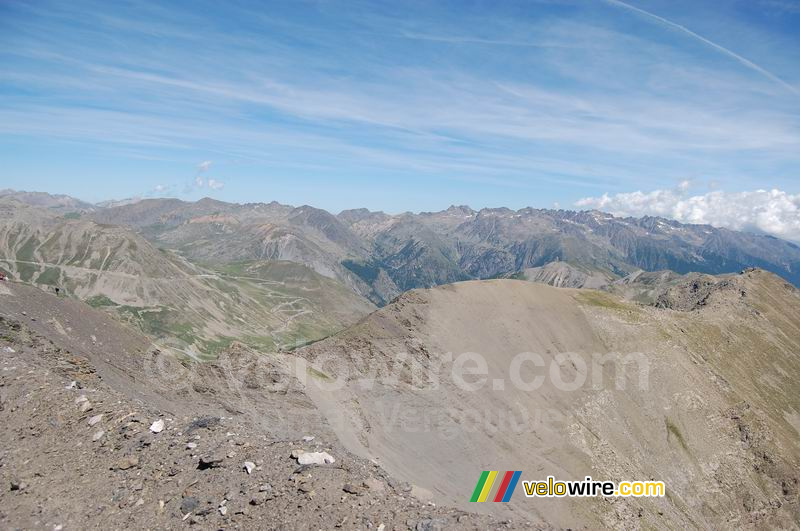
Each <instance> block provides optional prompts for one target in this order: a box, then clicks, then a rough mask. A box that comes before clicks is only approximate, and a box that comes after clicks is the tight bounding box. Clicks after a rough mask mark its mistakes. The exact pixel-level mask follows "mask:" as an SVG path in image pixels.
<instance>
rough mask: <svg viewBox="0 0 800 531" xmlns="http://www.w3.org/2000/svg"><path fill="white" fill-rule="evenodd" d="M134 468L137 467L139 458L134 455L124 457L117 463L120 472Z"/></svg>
mask: <svg viewBox="0 0 800 531" xmlns="http://www.w3.org/2000/svg"><path fill="white" fill-rule="evenodd" d="M136 466H139V458H138V457H136V456H135V455H130V456H128V457H124V458H122V459H121V460H120V461H119V463H117V468H119V469H120V470H128V469H129V468H133V467H136Z"/></svg>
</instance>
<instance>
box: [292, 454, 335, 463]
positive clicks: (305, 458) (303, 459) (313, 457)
mask: <svg viewBox="0 0 800 531" xmlns="http://www.w3.org/2000/svg"><path fill="white" fill-rule="evenodd" d="M297 462H298V463H300V464H301V465H330V464H332V463H335V462H336V459H334V458H333V456H331V454H329V453H328V452H305V453H302V454H300V455H298V456H297Z"/></svg>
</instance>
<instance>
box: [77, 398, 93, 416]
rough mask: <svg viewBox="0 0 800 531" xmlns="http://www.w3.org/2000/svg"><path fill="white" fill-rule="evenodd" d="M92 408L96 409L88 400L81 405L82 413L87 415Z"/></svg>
mask: <svg viewBox="0 0 800 531" xmlns="http://www.w3.org/2000/svg"><path fill="white" fill-rule="evenodd" d="M92 408H94V406H93V405H92V403H91V402H89V401H88V400H85V401H84V402H82V403H81V408H80V409H81V413H86V412H87V411H89V410H91V409H92Z"/></svg>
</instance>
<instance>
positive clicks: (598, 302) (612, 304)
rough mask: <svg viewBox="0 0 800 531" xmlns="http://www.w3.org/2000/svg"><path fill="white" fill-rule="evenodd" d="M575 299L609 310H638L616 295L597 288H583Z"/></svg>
mask: <svg viewBox="0 0 800 531" xmlns="http://www.w3.org/2000/svg"><path fill="white" fill-rule="evenodd" d="M577 299H578V300H579V301H580V302H582V303H584V304H588V305H589V306H597V307H600V308H608V309H610V310H618V311H629V312H630V311H638V308H636V307H635V306H632V305H628V304H625V303H624V302H622V301H620V300H619V299H617V298H616V297H614V296H612V295H609V294H608V293H603V292H602V291H597V290H585V291H581V292H580V293H578V294H577Z"/></svg>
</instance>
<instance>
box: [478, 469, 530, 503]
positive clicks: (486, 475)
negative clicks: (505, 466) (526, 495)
mask: <svg viewBox="0 0 800 531" xmlns="http://www.w3.org/2000/svg"><path fill="white" fill-rule="evenodd" d="M497 474H498V472H497V470H484V471H483V472H481V477H480V479H478V484H477V485H475V490H474V491H472V497H471V498H470V500H469V501H470V502H479V503H481V502H485V501H486V498H488V497H489V494H490V493H491V492H492V487H493V486H494V480H495V479H497ZM521 475H522V471H520V470H516V471H514V470H509V471H507V472H505V473H504V474H503V479H502V480H501V481H500V485H499V486H498V487H497V492H496V493H495V495H494V501H495V502H507V501H509V500H510V499H511V495H512V494H514V489H516V488H517V483H519V477H520V476H521Z"/></svg>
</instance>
